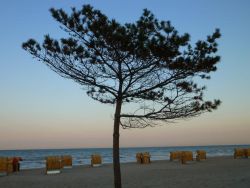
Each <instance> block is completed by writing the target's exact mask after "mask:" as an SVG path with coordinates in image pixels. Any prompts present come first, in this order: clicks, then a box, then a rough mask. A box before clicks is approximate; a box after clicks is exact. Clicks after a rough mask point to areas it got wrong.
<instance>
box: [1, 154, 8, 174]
mask: <svg viewBox="0 0 250 188" xmlns="http://www.w3.org/2000/svg"><path fill="white" fill-rule="evenodd" d="M6 175H8V158H7V157H0V176H6Z"/></svg>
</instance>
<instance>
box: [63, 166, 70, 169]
mask: <svg viewBox="0 0 250 188" xmlns="http://www.w3.org/2000/svg"><path fill="white" fill-rule="evenodd" d="M71 168H72V166H64V167H63V169H71Z"/></svg>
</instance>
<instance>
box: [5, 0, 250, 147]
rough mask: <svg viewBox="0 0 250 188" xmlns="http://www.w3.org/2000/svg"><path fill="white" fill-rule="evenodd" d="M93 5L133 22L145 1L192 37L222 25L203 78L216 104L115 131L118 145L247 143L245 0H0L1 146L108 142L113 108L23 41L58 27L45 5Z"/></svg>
mask: <svg viewBox="0 0 250 188" xmlns="http://www.w3.org/2000/svg"><path fill="white" fill-rule="evenodd" d="M83 4H91V5H92V6H94V7H95V8H97V9H100V10H101V11H102V12H103V13H105V14H106V15H107V16H109V17H112V18H115V19H117V20H118V21H120V22H122V23H125V22H133V21H136V20H137V19H138V18H139V16H140V15H141V13H142V9H144V8H148V9H149V10H151V11H152V12H153V13H154V14H155V16H156V17H157V18H158V19H160V20H170V21H171V22H172V24H173V25H174V26H175V27H176V29H177V30H178V31H179V32H180V33H185V32H188V33H189V34H190V35H191V40H192V42H196V40H198V39H206V36H207V35H208V34H211V33H212V32H213V31H214V29H215V28H220V29H221V33H222V38H221V39H220V40H219V52H218V54H219V55H221V57H222V60H221V62H220V64H219V66H218V71H216V72H215V73H213V74H212V79H211V80H209V81H208V82H206V85H207V92H206V93H205V94H206V98H207V99H214V98H219V99H221V100H222V102H223V103H222V105H221V106H220V108H219V109H218V110H217V111H214V112H213V113H207V114H204V115H202V116H199V117H197V118H194V119H191V120H188V121H186V120H185V121H178V122H176V123H174V124H166V125H164V126H159V127H155V128H146V129H130V130H121V134H120V135H121V146H122V147H130V146H177V145H178V146H179V145H215V144H250V137H249V134H250V100H249V96H250V95H249V94H250V83H249V82H250V73H249V71H250V21H249V20H250V11H249V9H250V1H249V0H219V1H218V0H203V1H200V0H191V1H185V0H179V1H178V0H172V1H169V0H161V1H160V0H154V1H153V0H151V1H149V0H136V1H134V0H126V1H119V0H112V1H111V0H105V1H101V0H99V1H97V0H96V1H83V0H81V1H80V0H79V1H77V0H74V1H70V0H42V1H36V0H15V1H14V0H1V2H0V24H1V26H0V39H1V40H0V65H1V66H0V150H1V149H32V148H77V147H112V130H113V122H112V117H113V113H114V107H113V106H110V105H103V104H100V103H98V102H96V101H93V100H92V99H91V98H89V97H88V96H87V95H86V94H85V91H83V90H82V88H81V86H80V85H77V84H76V83H74V82H73V81H71V80H65V79H63V78H61V77H60V76H58V75H57V74H55V73H54V72H52V71H51V70H50V69H49V68H48V67H46V66H45V65H44V64H42V63H40V62H37V61H36V60H35V59H33V58H32V57H31V56H30V54H28V53H27V52H25V51H24V50H23V49H22V48H21V44H22V42H24V41H26V40H27V39H29V38H35V39H37V40H38V41H42V38H43V36H44V35H45V34H47V33H49V34H50V35H51V36H52V37H54V38H60V37H61V36H62V35H63V33H62V32H61V31H60V29H59V25H58V24H57V22H56V21H54V20H53V18H52V17H51V16H50V13H49V11H48V10H49V8H51V7H55V8H63V9H65V10H69V8H70V7H72V6H75V7H80V6H81V5H83Z"/></svg>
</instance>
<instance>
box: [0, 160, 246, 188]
mask: <svg viewBox="0 0 250 188" xmlns="http://www.w3.org/2000/svg"><path fill="white" fill-rule="evenodd" d="M121 168H122V182H123V183H122V184H123V187H125V188H138V187H139V188H141V187H145V188H146V187H147V188H149V187H153V188H155V187H158V188H166V187H167V188H172V187H173V188H181V187H192V188H195V187H199V188H201V187H202V188H206V187H208V188H217V187H218V188H219V187H225V188H235V187H239V188H249V187H250V159H233V157H212V158H208V159H207V160H205V161H202V162H196V161H194V162H190V163H188V164H186V165H181V164H180V163H179V162H177V161H174V162H170V161H153V162H152V163H151V164H149V165H147V164H144V165H140V164H136V163H126V164H122V165H121ZM0 187H1V188H20V187H21V188H80V187H84V188H88V187H89V188H92V187H93V188H99V187H100V188H111V187H113V169H112V165H111V164H106V165H103V166H101V167H96V168H92V167H90V166H88V165H83V166H74V167H73V168H72V169H64V170H63V171H62V173H61V174H56V175H45V170H44V169H32V170H22V171H20V172H19V173H14V174H10V175H9V176H5V177H0Z"/></svg>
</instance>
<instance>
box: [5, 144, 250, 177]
mask: <svg viewBox="0 0 250 188" xmlns="http://www.w3.org/2000/svg"><path fill="white" fill-rule="evenodd" d="M248 157H250V148H246V149H243V148H236V149H235V150H234V158H235V159H236V158H248ZM150 158H151V155H150V153H149V152H144V153H137V154H136V161H137V163H139V164H150V163H151V160H150ZM45 159H46V174H55V173H60V172H61V169H65V168H72V157H71V156H70V155H63V156H49V157H46V158H45ZM205 159H207V156H206V151H204V150H197V151H196V161H201V160H205ZM21 160H22V158H20V157H11V158H8V157H0V175H8V174H9V173H12V172H16V171H19V169H20V163H19V162H20V161H21ZM175 160H178V161H180V162H181V163H182V164H186V163H187V162H188V161H193V160H194V158H193V152H192V151H172V152H170V161H175ZM101 164H102V157H101V155H98V154H95V155H91V166H92V167H97V166H100V165H101Z"/></svg>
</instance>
